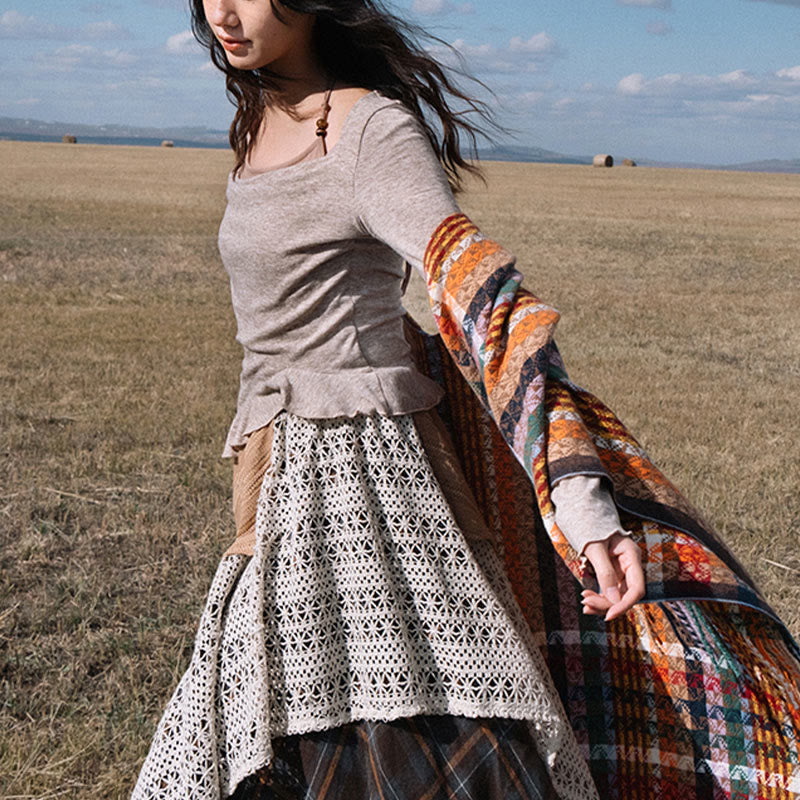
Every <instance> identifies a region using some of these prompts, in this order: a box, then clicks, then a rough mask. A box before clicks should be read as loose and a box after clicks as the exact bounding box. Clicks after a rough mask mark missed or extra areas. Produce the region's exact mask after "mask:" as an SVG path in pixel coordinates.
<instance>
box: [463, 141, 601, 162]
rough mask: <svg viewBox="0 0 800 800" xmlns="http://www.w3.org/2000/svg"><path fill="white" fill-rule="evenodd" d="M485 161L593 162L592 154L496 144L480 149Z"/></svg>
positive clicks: (480, 154)
mask: <svg viewBox="0 0 800 800" xmlns="http://www.w3.org/2000/svg"><path fill="white" fill-rule="evenodd" d="M478 155H479V156H480V157H481V159H482V160H483V161H524V162H529V163H537V162H538V163H541V164H591V163H592V156H568V155H564V153H556V152H554V151H553V150H545V149H543V148H541V147H522V146H517V145H496V146H494V147H490V148H486V149H483V150H479V151H478Z"/></svg>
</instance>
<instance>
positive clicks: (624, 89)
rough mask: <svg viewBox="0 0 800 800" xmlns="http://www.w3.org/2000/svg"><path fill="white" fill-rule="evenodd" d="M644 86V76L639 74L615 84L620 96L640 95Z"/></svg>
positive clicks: (636, 73)
mask: <svg viewBox="0 0 800 800" xmlns="http://www.w3.org/2000/svg"><path fill="white" fill-rule="evenodd" d="M646 85H647V81H645V79H644V75H642V73H641V72H634V73H633V74H632V75H626V76H625V77H624V78H622V80H620V82H619V83H618V84H617V91H618V92H619V93H620V94H641V93H642V92H643V91H644V89H645V86H646Z"/></svg>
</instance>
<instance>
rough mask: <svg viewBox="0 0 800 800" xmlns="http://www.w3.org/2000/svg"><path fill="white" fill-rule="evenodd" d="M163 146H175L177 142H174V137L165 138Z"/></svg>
mask: <svg viewBox="0 0 800 800" xmlns="http://www.w3.org/2000/svg"><path fill="white" fill-rule="evenodd" d="M161 146H162V147H175V142H173V141H172V139H164V141H163V142H161Z"/></svg>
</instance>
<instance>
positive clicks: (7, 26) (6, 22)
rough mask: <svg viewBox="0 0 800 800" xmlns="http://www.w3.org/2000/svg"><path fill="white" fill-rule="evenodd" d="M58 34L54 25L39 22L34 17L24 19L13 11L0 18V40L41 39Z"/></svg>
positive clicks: (17, 12) (23, 16) (24, 17)
mask: <svg viewBox="0 0 800 800" xmlns="http://www.w3.org/2000/svg"><path fill="white" fill-rule="evenodd" d="M57 32H58V28H57V27H56V26H55V25H50V24H49V23H44V22H40V21H39V20H38V19H36V17H26V16H25V15H24V14H21V13H20V12H19V11H17V10H15V9H13V8H12V9H10V10H9V11H6V12H5V13H4V14H3V15H2V16H0V38H2V39H41V38H51V37H52V36H53V35H54V34H56V33H57Z"/></svg>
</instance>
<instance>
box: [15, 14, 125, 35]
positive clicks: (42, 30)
mask: <svg viewBox="0 0 800 800" xmlns="http://www.w3.org/2000/svg"><path fill="white" fill-rule="evenodd" d="M130 36H131V35H130V32H129V31H127V30H126V29H125V28H123V27H122V26H121V25H117V23H116V22H112V21H111V20H104V21H102V22H90V23H89V24H88V25H84V26H83V27H82V28H70V27H65V26H63V25H53V24H52V23H50V22H44V21H43V20H41V19H39V18H38V17H33V16H26V15H25V14H21V13H20V12H19V11H17V10H15V9H10V10H9V11H6V12H4V13H3V14H2V15H1V16H0V39H61V40H63V41H68V40H74V39H79V40H85V39H129V38H130Z"/></svg>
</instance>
